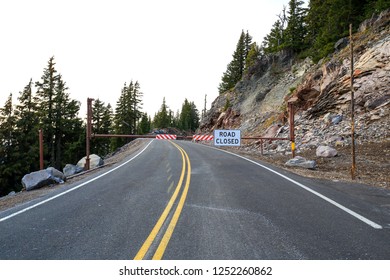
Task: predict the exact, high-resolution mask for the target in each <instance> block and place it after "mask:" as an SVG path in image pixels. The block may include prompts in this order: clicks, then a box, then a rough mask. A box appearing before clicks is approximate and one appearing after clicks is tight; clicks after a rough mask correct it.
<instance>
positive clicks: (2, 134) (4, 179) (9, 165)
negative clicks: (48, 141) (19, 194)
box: [0, 94, 22, 196]
mask: <svg viewBox="0 0 390 280" xmlns="http://www.w3.org/2000/svg"><path fill="white" fill-rule="evenodd" d="M15 129H16V117H15V115H14V109H13V105H12V94H10V95H9V97H8V99H7V101H6V102H5V105H4V107H3V108H0V139H1V143H2V145H1V146H0V196H3V195H7V194H8V193H9V192H11V191H13V190H14V191H18V190H20V183H18V182H17V178H18V177H19V176H18V175H20V174H18V173H19V172H18V171H19V169H20V168H21V166H22V165H21V162H20V161H17V160H16V159H18V158H19V151H18V149H17V147H18V145H17V139H16V135H15ZM15 172H16V173H17V174H15ZM15 175H17V176H15Z"/></svg>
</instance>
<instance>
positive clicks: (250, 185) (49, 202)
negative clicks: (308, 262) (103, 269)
mask: <svg viewBox="0 0 390 280" xmlns="http://www.w3.org/2000/svg"><path fill="white" fill-rule="evenodd" d="M389 244H390V191H388V190H384V189H377V188H372V187H368V186H364V185H359V184H346V183H340V182H331V181H323V180H313V179H307V178H303V177H300V176H297V175H294V174H291V173H289V172H287V171H284V170H279V169H276V168H273V167H271V166H269V165H267V164H264V163H261V162H254V161H248V160H246V159H244V158H241V157H238V156H235V155H232V154H229V153H226V152H224V151H222V150H219V149H214V148H210V147H206V146H203V145H200V144H194V143H190V142H183V141H166V140H154V141H149V140H145V147H144V149H143V150H142V151H138V152H137V153H135V154H133V155H131V156H130V157H129V158H127V159H126V162H125V163H121V164H117V165H115V166H113V167H111V168H110V169H107V168H105V169H102V170H101V171H100V172H99V173H96V174H94V175H91V176H90V177H89V178H87V179H84V180H82V181H79V182H77V183H75V184H69V185H64V186H61V187H58V190H56V191H55V192H52V193H51V194H50V195H47V196H45V197H42V198H39V199H36V200H34V201H31V202H29V203H25V204H23V205H19V206H17V207H14V208H11V209H8V210H6V211H3V212H0V259H195V260H210V259H230V260H232V259H252V260H253V259H334V260H336V259H353V260H356V259H387V260H388V259H390V246H389Z"/></svg>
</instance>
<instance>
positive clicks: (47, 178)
mask: <svg viewBox="0 0 390 280" xmlns="http://www.w3.org/2000/svg"><path fill="white" fill-rule="evenodd" d="M65 179H66V177H65V175H64V174H63V173H62V172H61V171H58V170H57V169H55V168H53V167H49V168H47V169H45V170H40V171H35V172H32V173H29V174H26V175H24V176H23V178H22V185H23V187H24V188H25V189H26V190H27V191H30V190H34V189H38V188H42V187H44V186H48V185H51V184H56V183H63V182H64V181H65Z"/></svg>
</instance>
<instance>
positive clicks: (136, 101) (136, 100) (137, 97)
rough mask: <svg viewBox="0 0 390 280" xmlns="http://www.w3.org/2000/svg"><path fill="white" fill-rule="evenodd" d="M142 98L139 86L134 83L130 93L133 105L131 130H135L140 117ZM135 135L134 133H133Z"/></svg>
mask: <svg viewBox="0 0 390 280" xmlns="http://www.w3.org/2000/svg"><path fill="white" fill-rule="evenodd" d="M142 96H143V93H142V92H141V91H140V85H139V83H138V81H136V82H135V84H134V88H133V92H132V103H133V128H134V129H135V130H136V128H137V123H138V120H139V119H140V118H141V117H142V115H143V114H142V112H141V110H142V105H143V104H142ZM134 133H135V131H134Z"/></svg>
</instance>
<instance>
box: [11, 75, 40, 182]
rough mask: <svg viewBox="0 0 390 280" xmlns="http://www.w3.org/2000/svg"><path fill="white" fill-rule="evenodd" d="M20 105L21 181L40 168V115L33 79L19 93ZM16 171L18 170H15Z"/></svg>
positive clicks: (17, 136)
mask: <svg viewBox="0 0 390 280" xmlns="http://www.w3.org/2000/svg"><path fill="white" fill-rule="evenodd" d="M18 100H19V105H17V106H16V109H15V116H16V118H17V121H16V129H15V133H16V139H17V143H18V150H19V155H18V156H19V158H18V159H17V160H16V161H17V162H21V163H22V164H21V167H20V169H19V170H18V171H19V173H20V174H19V175H20V176H15V177H17V178H16V180H17V181H20V180H21V178H22V176H23V175H24V174H28V173H30V172H33V171H36V170H38V169H39V140H38V130H39V116H38V112H37V108H38V105H37V104H36V103H35V102H34V99H33V94H32V80H30V82H29V83H28V84H27V85H26V86H25V88H24V89H23V91H22V92H20V93H19V97H18ZM15 172H17V171H16V170H15Z"/></svg>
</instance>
